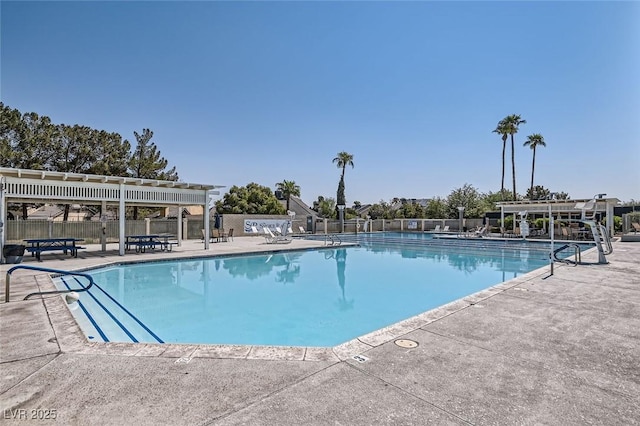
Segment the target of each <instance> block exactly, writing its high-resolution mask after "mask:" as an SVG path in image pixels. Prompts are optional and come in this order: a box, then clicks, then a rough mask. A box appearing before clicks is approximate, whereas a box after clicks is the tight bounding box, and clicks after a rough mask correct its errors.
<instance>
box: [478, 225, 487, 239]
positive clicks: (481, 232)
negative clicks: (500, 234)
mask: <svg viewBox="0 0 640 426" xmlns="http://www.w3.org/2000/svg"><path fill="white" fill-rule="evenodd" d="M488 229H489V227H488V226H487V225H485V226H483V227H482V228H480V229H478V230H477V231H476V232H475V236H476V237H480V238H482V237H483V236H485V235H486V234H487V230H488Z"/></svg>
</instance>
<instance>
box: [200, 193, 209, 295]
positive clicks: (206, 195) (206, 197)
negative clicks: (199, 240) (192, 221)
mask: <svg viewBox="0 0 640 426" xmlns="http://www.w3.org/2000/svg"><path fill="white" fill-rule="evenodd" d="M202 207H203V213H202V216H203V218H204V237H205V238H204V249H205V250H209V239H210V238H209V235H211V234H210V231H209V227H210V223H209V222H210V221H209V190H205V191H204V206H202ZM205 263H206V262H205ZM205 288H206V287H205Z"/></svg>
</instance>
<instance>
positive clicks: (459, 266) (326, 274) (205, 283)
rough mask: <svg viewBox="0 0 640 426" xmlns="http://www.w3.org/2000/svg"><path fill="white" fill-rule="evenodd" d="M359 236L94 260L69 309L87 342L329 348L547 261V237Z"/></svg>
mask: <svg viewBox="0 0 640 426" xmlns="http://www.w3.org/2000/svg"><path fill="white" fill-rule="evenodd" d="M348 238H355V237H348ZM348 238H347V239H348ZM357 238H358V239H357V242H358V244H360V245H359V246H357V247H339V246H338V247H329V248H325V249H320V250H305V251H289V252H278V253H270V254H259V255H243V256H227V257H213V258H204V259H189V260H179V261H164V262H152V263H139V264H129V265H118V266H112V267H107V268H101V269H95V270H92V271H89V273H90V274H91V275H92V276H93V277H94V279H95V282H96V286H95V288H93V289H92V290H90V291H89V292H88V293H80V295H81V298H80V301H79V303H78V304H77V305H78V306H77V307H74V309H73V310H72V312H73V314H74V316H75V317H76V319H77V321H78V323H79V324H80V326H81V328H82V329H83V331H84V332H85V334H86V335H87V337H88V338H89V340H91V341H118V342H159V343H165V342H166V343H202V344H208V343H218V344H246V345H277V346H318V347H322V346H324V347H326V346H335V345H338V344H340V343H343V342H346V341H349V340H351V339H353V338H356V337H358V336H361V335H364V334H366V333H369V332H372V331H375V330H377V329H380V328H382V327H385V326H388V325H391V324H393V323H396V322H398V321H401V320H404V319H407V318H410V317H412V316H414V315H417V314H419V313H422V312H425V311H427V310H430V309H433V308H436V307H438V306H441V305H444V304H446V303H448V302H451V301H453V300H456V299H459V298H461V297H464V296H467V295H469V294H472V293H475V292H477V291H480V290H483V289H485V288H488V287H491V286H493V285H495V284H498V283H500V282H503V281H506V280H508V279H511V278H514V277H517V276H519V275H521V274H523V273H526V272H529V271H532V270H534V269H537V268H539V267H542V266H545V265H547V264H548V253H549V246H548V244H544V243H527V242H523V241H514V242H504V241H502V242H491V241H488V240H484V241H483V240H480V239H477V240H446V239H436V238H431V236H428V235H426V234H393V233H385V234H376V235H366V234H365V235H360V236H358V237H357ZM354 241H355V240H354ZM55 281H56V285H57V286H58V287H60V288H74V287H77V284H76V283H74V282H73V280H72V279H70V278H68V277H59V278H56V279H55Z"/></svg>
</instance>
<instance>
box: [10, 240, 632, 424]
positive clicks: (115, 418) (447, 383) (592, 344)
mask: <svg viewBox="0 0 640 426" xmlns="http://www.w3.org/2000/svg"><path fill="white" fill-rule="evenodd" d="M236 240H237V242H233V243H229V245H227V246H225V244H226V243H224V244H220V245H218V244H213V245H212V246H213V247H212V250H210V253H208V254H213V253H225V252H227V251H228V252H238V253H239V252H243V251H255V250H273V249H274V247H273V246H272V245H269V246H268V247H265V246H266V245H264V244H260V243H258V240H256V239H255V238H248V239H246V240H245V239H240V238H238V239H236ZM192 243H193V242H191V243H189V242H187V243H186V244H185V245H184V247H182V248H180V249H179V250H176V253H173V254H170V255H166V256H171V257H180V256H187V257H193V256H200V255H203V254H202V253H201V252H202V250H200V249H199V248H198V247H196V246H195V245H194V246H187V244H192ZM193 244H196V243H193ZM319 245H321V243H318V242H306V241H305V242H303V241H294V242H293V243H292V244H291V245H290V246H289V247H287V246H285V247H277V248H278V249H288V248H299V249H306V248H312V247H318V246H319ZM190 247H191V250H190ZM614 250H615V251H614V253H613V254H611V255H609V256H607V258H608V260H609V261H610V263H609V264H608V265H589V266H586V265H581V266H577V267H570V266H565V265H558V267H557V268H556V270H555V274H554V275H553V276H551V277H548V268H545V269H544V270H539V271H536V272H533V273H529V274H526V275H524V276H521V277H518V278H516V279H515V280H512V281H509V282H507V283H503V284H500V285H499V286H496V287H494V288H492V289H490V290H487V291H484V292H480V293H478V294H476V295H473V296H470V297H467V298H465V299H462V300H460V301H457V302H455V303H453V304H450V305H447V306H445V307H442V308H439V309H437V310H435V311H432V312H429V313H426V314H425V315H423V316H421V317H420V318H419V319H414V320H413V321H407V322H405V323H404V324H403V327H404V330H405V332H404V333H405V334H404V335H402V338H403V339H406V340H411V341H413V342H416V343H417V345H418V346H417V347H415V348H403V347H401V346H398V345H397V344H396V343H394V341H395V340H396V339H395V338H394V337H395V336H397V335H398V334H397V332H395V333H390V332H389V331H388V330H387V331H382V332H380V333H373V334H372V335H370V336H365V337H364V338H362V339H360V340H357V341H355V342H351V343H350V344H349V345H343V346H342V347H339V348H333V349H328V350H322V349H319V350H316V351H314V350H312V349H310V348H302V349H301V348H282V349H281V350H280V351H273V350H272V349H271V348H260V347H250V348H247V347H242V346H237V347H224V348H222V347H217V346H210V347H199V346H195V345H151V344H148V345H131V344H104V343H103V344H99V343H87V342H86V340H85V339H83V338H82V337H81V334H79V330H78V328H77V325H75V323H74V322H73V321H71V322H70V321H69V313H68V310H67V308H66V306H64V303H63V301H62V298H61V297H60V296H53V297H49V298H46V299H43V300H38V299H36V300H30V301H21V299H22V297H23V296H24V294H26V293H28V292H29V291H32V290H33V289H37V288H48V286H49V285H50V280H49V279H48V277H46V276H41V275H39V276H36V277H34V276H33V275H32V274H28V273H20V274H18V275H16V277H15V278H14V279H13V280H12V293H11V300H12V301H11V302H10V303H2V304H0V348H1V349H0V369H1V373H0V410H1V411H0V419H2V422H3V423H4V424H21V425H23V424H29V423H38V424H43V423H42V422H43V421H44V422H51V423H53V422H58V423H59V424H82V425H86V424H109V425H111V424H113V425H122V424H137V425H145V424H149V425H157V424H185V425H193V424H252V425H253V424H258V425H260V424H264V425H274V424H278V425H282V424H291V425H300V424H349V425H353V424H356V425H357V424H362V425H370V424H393V425H397V424H415V425H424V424H430V423H431V424H562V425H566V424H576V425H583V424H625V425H630V424H639V423H640V402H639V401H640V369H639V368H638V365H640V262H639V260H640V244H637V243H620V242H618V243H614ZM205 254H207V253H205ZM80 256H81V257H83V258H80V259H77V260H76V259H73V260H72V258H68V257H67V258H63V257H62V256H60V258H57V257H56V255H51V256H50V257H49V256H47V257H46V259H45V256H43V259H45V261H44V262H42V263H40V265H41V266H46V267H53V268H62V269H75V268H83V267H89V266H92V265H94V264H104V263H109V262H113V261H121V260H123V258H122V257H118V256H109V255H107V256H105V257H101V256H102V255H101V254H93V253H91V252H90V253H85V254H81V255H80ZM162 256H165V255H164V254H162V253H151V254H140V255H127V256H125V257H124V260H131V259H134V260H135V259H142V258H148V257H150V258H154V259H156V258H160V257H162ZM47 259H48V260H47ZM595 259H596V255H595V253H593V251H592V252H591V253H589V254H587V255H586V256H585V257H584V258H583V260H586V261H589V260H591V261H593V260H595ZM29 263H31V261H30V260H29ZM32 264H37V263H32ZM8 266H9V265H1V267H2V268H0V274H2V277H3V278H4V272H3V271H6V269H8ZM2 287H3V288H4V281H3V282H2ZM14 301H15V302H14ZM389 336H394V337H389ZM352 355H361V356H362V357H361V358H360V361H363V362H360V361H357V360H355V359H353V358H352V357H351V356H352ZM47 415H48V416H49V417H52V416H54V415H55V417H56V418H55V419H49V420H38V419H37V418H38V417H46V416H47ZM32 417H36V419H33V418H32ZM25 418H26V419H25Z"/></svg>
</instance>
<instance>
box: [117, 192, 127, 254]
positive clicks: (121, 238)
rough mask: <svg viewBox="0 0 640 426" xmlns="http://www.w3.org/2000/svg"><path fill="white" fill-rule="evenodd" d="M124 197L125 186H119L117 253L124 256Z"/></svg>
mask: <svg viewBox="0 0 640 426" xmlns="http://www.w3.org/2000/svg"><path fill="white" fill-rule="evenodd" d="M124 197H125V186H124V183H121V184H120V200H119V201H118V243H119V244H118V253H119V254H120V256H124V220H125V219H124V207H125V205H124Z"/></svg>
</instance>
